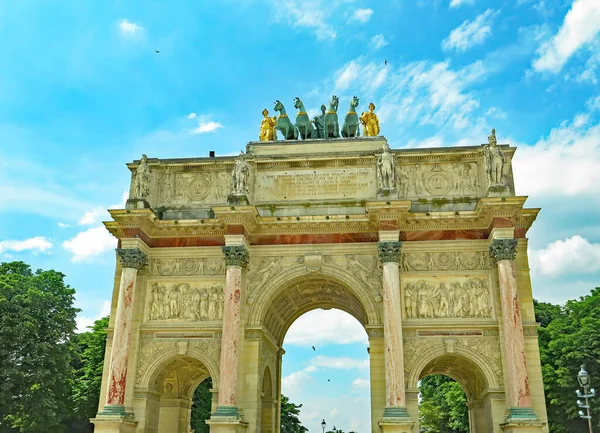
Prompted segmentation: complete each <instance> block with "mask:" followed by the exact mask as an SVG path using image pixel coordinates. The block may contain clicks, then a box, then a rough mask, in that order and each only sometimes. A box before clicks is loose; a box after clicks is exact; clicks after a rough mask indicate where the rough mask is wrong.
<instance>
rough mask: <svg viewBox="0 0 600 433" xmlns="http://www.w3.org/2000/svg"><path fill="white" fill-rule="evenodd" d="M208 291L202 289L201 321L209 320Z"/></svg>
mask: <svg viewBox="0 0 600 433" xmlns="http://www.w3.org/2000/svg"><path fill="white" fill-rule="evenodd" d="M208 297H209V295H208V290H206V289H202V293H201V294H200V320H207V319H208Z"/></svg>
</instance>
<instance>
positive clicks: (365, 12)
mask: <svg viewBox="0 0 600 433" xmlns="http://www.w3.org/2000/svg"><path fill="white" fill-rule="evenodd" d="M371 15H373V9H368V8H367V9H356V10H355V11H354V13H353V14H352V16H351V17H350V19H349V20H348V21H349V22H351V21H360V22H361V23H366V22H367V21H369V20H370V19H371Z"/></svg>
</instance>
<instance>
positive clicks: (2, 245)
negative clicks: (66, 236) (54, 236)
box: [0, 236, 52, 253]
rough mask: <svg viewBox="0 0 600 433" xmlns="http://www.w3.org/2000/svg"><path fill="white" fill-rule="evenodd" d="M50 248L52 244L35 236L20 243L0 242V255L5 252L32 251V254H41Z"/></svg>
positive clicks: (43, 238) (44, 238)
mask: <svg viewBox="0 0 600 433" xmlns="http://www.w3.org/2000/svg"><path fill="white" fill-rule="evenodd" d="M50 248H52V242H50V240H49V239H48V238H46V237H43V236H36V237H33V238H29V239H25V240H22V241H0V253H5V252H7V251H12V252H21V251H33V252H34V253H37V252H42V253H43V252H45V251H47V250H49V249H50Z"/></svg>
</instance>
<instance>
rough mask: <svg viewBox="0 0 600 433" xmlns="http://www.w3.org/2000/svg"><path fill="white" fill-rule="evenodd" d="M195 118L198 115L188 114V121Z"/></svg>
mask: <svg viewBox="0 0 600 433" xmlns="http://www.w3.org/2000/svg"><path fill="white" fill-rule="evenodd" d="M194 117H196V113H190V114H188V119H193V118H194Z"/></svg>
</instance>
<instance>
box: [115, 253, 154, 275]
mask: <svg viewBox="0 0 600 433" xmlns="http://www.w3.org/2000/svg"><path fill="white" fill-rule="evenodd" d="M117 256H118V257H119V259H121V266H122V267H124V268H133V269H137V270H138V271H139V270H140V269H142V268H143V267H144V266H145V265H146V263H147V262H148V256H147V255H146V253H145V252H143V251H142V250H140V249H138V248H117Z"/></svg>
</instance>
